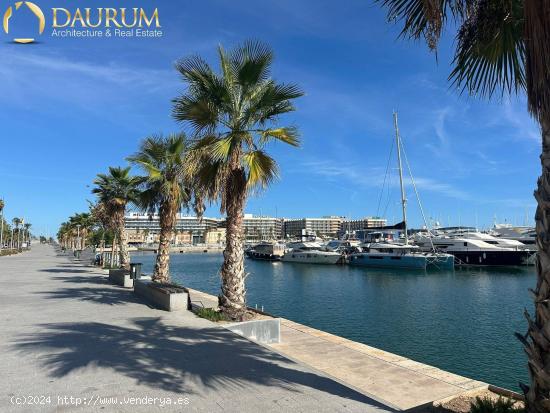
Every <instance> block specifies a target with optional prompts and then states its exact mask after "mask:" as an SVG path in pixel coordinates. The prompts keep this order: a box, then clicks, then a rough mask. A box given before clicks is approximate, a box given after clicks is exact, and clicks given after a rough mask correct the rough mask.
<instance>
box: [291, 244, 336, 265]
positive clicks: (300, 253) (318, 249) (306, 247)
mask: <svg viewBox="0 0 550 413" xmlns="http://www.w3.org/2000/svg"><path fill="white" fill-rule="evenodd" d="M287 247H288V251H287V252H285V254H284V256H283V257H282V261H285V262H298V263H307V264H338V263H339V262H341V261H342V258H343V256H342V254H341V253H339V252H335V251H325V250H324V248H323V246H322V245H321V244H320V243H318V242H296V243H292V244H288V246H287Z"/></svg>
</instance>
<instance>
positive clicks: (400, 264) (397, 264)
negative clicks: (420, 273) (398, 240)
mask: <svg viewBox="0 0 550 413" xmlns="http://www.w3.org/2000/svg"><path fill="white" fill-rule="evenodd" d="M348 263H349V265H355V266H358V267H376V268H413V269H425V268H426V266H427V259H426V257H425V256H421V255H419V256H412V255H403V256H392V255H383V254H374V253H359V254H352V255H350V256H349V258H348Z"/></svg>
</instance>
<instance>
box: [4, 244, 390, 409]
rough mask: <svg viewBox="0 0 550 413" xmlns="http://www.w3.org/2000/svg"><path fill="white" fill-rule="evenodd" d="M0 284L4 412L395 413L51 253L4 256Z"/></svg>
mask: <svg viewBox="0 0 550 413" xmlns="http://www.w3.org/2000/svg"><path fill="white" fill-rule="evenodd" d="M0 282H1V283H2V289H0V322H1V325H2V334H1V335H0V373H1V374H0V412H34V411H38V412H43V411H44V412H67V411H75V412H89V411H91V412H99V411H102V412H130V411H132V412H134V411H138V412H152V411H161V410H162V411H195V412H217V411H228V412H258V411H261V412H262V413H263V412H270V411H277V412H280V411H283V412H286V411H288V412H334V411H338V412H377V411H381V412H382V411H383V412H387V411H392V409H391V408H389V407H386V406H384V405H383V404H381V403H379V402H377V401H375V400H373V399H372V398H370V397H368V396H365V395H364V394H361V393H359V392H358V391H355V390H353V389H350V388H348V387H346V386H344V385H342V384H340V383H338V382H336V381H335V380H333V379H332V378H330V377H328V376H327V375H325V374H324V373H321V372H319V371H317V370H314V369H312V368H310V367H309V366H307V365H305V364H303V363H301V362H299V361H291V360H289V359H288V358H286V357H284V356H282V355H281V354H279V353H278V352H276V351H275V350H273V349H269V348H267V347H263V346H260V345H257V344H255V343H252V342H250V341H248V340H246V339H244V338H241V337H240V336H237V335H235V334H233V333H231V332H229V331H228V330H225V329H224V328H222V327H220V326H217V325H215V324H213V323H211V322H209V321H207V320H204V319H200V318H197V317H195V316H194V315H193V314H192V313H189V312H178V313H167V312H163V311H159V310H155V309H152V308H150V307H148V306H147V305H145V304H143V303H141V302H140V301H139V300H137V299H136V298H135V297H134V296H133V294H132V292H131V291H128V290H125V289H122V288H119V287H115V286H112V285H109V284H108V283H107V280H106V276H105V275H104V274H103V273H101V272H100V271H98V270H95V269H93V268H91V267H86V266H83V265H82V264H80V263H77V262H75V261H71V259H69V257H67V255H65V254H60V253H58V252H56V251H55V250H54V249H53V248H52V247H50V246H46V245H37V246H33V249H32V250H31V251H28V252H25V253H23V254H19V255H16V256H9V257H1V258H0ZM71 398H72V399H71ZM31 403H32V404H31ZM176 404H177V405H176Z"/></svg>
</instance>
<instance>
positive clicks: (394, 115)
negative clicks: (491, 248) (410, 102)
mask: <svg viewBox="0 0 550 413" xmlns="http://www.w3.org/2000/svg"><path fill="white" fill-rule="evenodd" d="M393 124H394V126H395V141H396V143H397V163H398V166H399V183H400V184H401V208H402V210H403V224H404V227H405V245H408V244H409V235H408V234H407V198H406V197H405V185H404V184H403V166H402V164H401V139H400V138H399V126H397V112H395V111H394V112H393Z"/></svg>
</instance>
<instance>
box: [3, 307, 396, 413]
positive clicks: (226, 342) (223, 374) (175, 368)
mask: <svg viewBox="0 0 550 413" xmlns="http://www.w3.org/2000/svg"><path fill="white" fill-rule="evenodd" d="M128 323H129V326H128V327H122V326H115V325H110V324H104V323H96V322H86V323H59V324H43V325H40V326H39V328H41V331H40V332H35V333H29V334H25V335H22V336H20V337H19V338H18V339H17V340H16V342H14V343H13V344H12V346H13V349H14V350H15V351H19V352H21V353H22V354H24V355H25V356H29V354H32V353H36V352H38V353H41V354H40V357H39V358H37V360H40V361H41V363H42V365H43V367H44V368H46V369H47V370H48V372H49V375H50V376H51V377H58V378H59V377H63V376H66V375H68V374H70V373H73V372H76V371H78V370H80V369H85V368H86V367H90V368H97V367H103V368H106V369H114V370H115V371H116V372H118V373H120V374H124V375H125V376H128V377H130V378H132V379H135V380H137V381H138V382H139V383H143V384H147V385H149V386H152V387H155V388H159V389H162V390H168V391H173V392H185V393H193V392H195V390H197V388H196V387H195V386H194V384H196V385H198V386H199V387H200V386H201V385H202V386H205V387H207V388H212V389H222V388H223V389H228V390H235V391H247V388H249V386H250V384H260V385H264V386H277V387H282V388H285V389H287V390H290V391H293V392H301V391H302V389H300V387H298V386H304V387H310V388H313V389H317V390H319V391H322V392H326V393H329V394H332V395H336V396H340V397H344V398H348V399H351V400H355V401H359V402H362V403H366V404H368V405H371V406H378V407H381V408H384V409H386V410H387V407H385V406H383V405H381V404H380V403H378V402H376V401H374V400H372V399H370V398H368V397H366V396H364V395H362V394H360V393H358V392H355V391H353V390H351V389H349V388H347V387H345V386H343V385H341V384H339V383H337V382H335V381H333V380H331V379H329V378H326V377H323V376H320V375H318V374H315V373H311V372H307V371H301V370H297V369H296V368H297V367H298V365H297V364H296V363H294V362H292V361H289V360H287V359H285V358H284V357H282V356H280V355H278V354H276V353H274V352H272V351H269V350H267V349H265V348H263V347H261V346H259V345H256V344H254V343H252V342H250V341H248V340H245V339H243V338H241V337H239V336H236V335H235V334H233V333H231V332H229V331H227V330H225V329H223V328H216V327H211V328H190V327H179V326H171V325H164V324H163V323H162V322H161V321H160V319H159V318H153V317H151V318H134V319H130V320H128Z"/></svg>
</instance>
